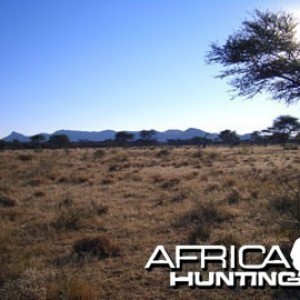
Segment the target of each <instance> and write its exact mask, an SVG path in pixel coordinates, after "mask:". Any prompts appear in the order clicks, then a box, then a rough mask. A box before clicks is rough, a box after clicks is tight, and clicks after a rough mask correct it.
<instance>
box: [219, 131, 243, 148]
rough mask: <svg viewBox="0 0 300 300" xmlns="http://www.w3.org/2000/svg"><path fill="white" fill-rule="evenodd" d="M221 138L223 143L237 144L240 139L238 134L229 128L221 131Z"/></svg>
mask: <svg viewBox="0 0 300 300" xmlns="http://www.w3.org/2000/svg"><path fill="white" fill-rule="evenodd" d="M219 139H220V140H221V142H222V143H224V144H227V145H231V146H233V145H237V144H238V143H239V141H240V139H239V137H238V135H237V134H236V132H235V131H231V130H229V129H226V130H223V131H221V132H220V133H219Z"/></svg>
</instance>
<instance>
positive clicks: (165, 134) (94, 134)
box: [3, 128, 249, 142]
mask: <svg viewBox="0 0 300 300" xmlns="http://www.w3.org/2000/svg"><path fill="white" fill-rule="evenodd" d="M117 132H118V131H116V130H111V129H107V130H102V131H84V130H66V129H60V130H57V131H55V132H53V133H52V134H50V133H40V134H42V135H43V136H44V137H45V140H48V139H49V138H50V136H52V135H58V134H65V135H67V136H68V137H69V139H70V141H71V142H79V141H91V142H102V141H105V140H113V139H114V138H115V134H116V133H117ZM126 132H128V133H131V134H133V136H134V140H137V139H139V134H140V131H130V130H128V131H127V130H126ZM239 136H240V138H241V139H242V140H246V139H249V134H243V135H239ZM194 137H206V138H208V139H211V140H214V139H216V138H217V137H218V134H217V133H210V132H207V131H203V130H201V129H197V128H188V129H186V130H180V129H168V130H165V131H156V130H155V134H154V135H153V138H154V139H156V140H157V141H159V142H167V141H168V140H170V139H174V140H188V139H192V138H194ZM3 140H4V141H6V142H12V141H14V140H18V141H20V142H29V141H30V136H26V135H24V134H22V133H19V132H16V131H12V133H11V134H9V135H8V136H6V137H4V138H3Z"/></svg>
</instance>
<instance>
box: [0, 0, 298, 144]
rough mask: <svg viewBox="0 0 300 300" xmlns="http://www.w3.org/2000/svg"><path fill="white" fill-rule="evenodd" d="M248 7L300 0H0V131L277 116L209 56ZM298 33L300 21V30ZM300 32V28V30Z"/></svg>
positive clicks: (220, 123) (216, 128)
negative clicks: (240, 90)
mask: <svg viewBox="0 0 300 300" xmlns="http://www.w3.org/2000/svg"><path fill="white" fill-rule="evenodd" d="M254 9H262V10H263V9H269V10H285V11H289V12H292V13H294V14H295V16H296V17H299V20H300V2H299V0H297V1H294V0H285V1H281V0H264V1H263V0H261V1H259V0H253V1H249V0H231V1H222V0H184V1H183V0H126V1H125V0H43V1H40V0H26V1H24V0H1V1H0V40H1V47H0V66H1V67H0V104H1V110H0V120H1V121H0V125H1V126H0V138H3V137H5V136H7V135H9V134H10V132H12V131H17V132H21V133H23V134H25V135H33V134H36V133H40V132H46V133H52V132H54V131H56V130H60V129H69V130H88V131H101V130H106V129H113V130H142V129H155V130H160V131H163V130H167V129H182V130H185V129H187V128H190V127H193V128H199V129H202V130H205V131H209V132H220V131H221V130H224V129H231V130H236V131H237V132H238V133H240V134H243V133H248V132H252V131H254V130H260V129H264V128H266V127H268V126H271V125H272V121H273V120H274V119H275V118H276V117H278V116H279V115H285V114H290V115H293V116H295V117H298V118H300V103H299V104H294V105H291V106H289V107H287V106H286V104H284V103H278V102H275V101H273V100H270V99H269V95H266V94H262V95H258V96H256V97H254V98H253V99H251V100H246V99H243V98H236V99H235V100H230V99H231V96H232V94H231V93H230V92H229V90H230V89H231V87H230V85H228V83H227V80H221V79H216V78H215V76H216V75H217V74H218V71H219V70H220V69H221V68H220V66H215V65H207V64H206V63H205V55H206V54H207V52H208V51H209V46H210V44H211V43H212V42H216V41H218V42H219V43H220V44H222V42H225V40H226V38H227V37H228V35H230V34H232V33H233V32H235V31H236V30H238V29H239V27H240V24H241V22H242V21H243V20H244V19H246V18H249V14H250V13H251V12H252V11H253V10H254ZM299 33H300V29H299ZM299 37H300V34H299Z"/></svg>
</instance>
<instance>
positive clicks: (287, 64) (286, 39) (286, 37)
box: [206, 10, 300, 104]
mask: <svg viewBox="0 0 300 300" xmlns="http://www.w3.org/2000/svg"><path fill="white" fill-rule="evenodd" d="M297 25H298V24H297V21H296V19H295V17H294V16H293V15H292V14H290V13H287V12H276V13H274V12H269V11H266V12H262V11H259V10H255V11H254V14H253V15H252V20H245V21H244V22H243V23H242V26H241V28H240V30H238V31H237V32H235V33H233V34H232V35H230V36H229V37H228V38H227V40H226V42H225V43H224V45H221V46H219V45H218V44H217V43H213V44H212V45H211V46H210V51H209V53H208V54H207V56H206V60H207V63H209V64H211V63H219V64H221V65H222V66H223V67H224V68H223V70H222V71H221V72H220V74H219V75H218V76H217V77H219V78H229V83H230V85H231V86H232V87H233V91H234V92H235V96H234V97H236V96H244V97H248V98H252V97H253V96H255V95H256V94H258V93H261V92H263V91H265V92H267V93H269V94H270V95H271V97H272V99H274V100H278V101H281V100H282V101H284V102H285V103H287V104H290V103H292V102H296V101H298V100H299V99H300V42H299V41H298V40H297V38H296V27H297Z"/></svg>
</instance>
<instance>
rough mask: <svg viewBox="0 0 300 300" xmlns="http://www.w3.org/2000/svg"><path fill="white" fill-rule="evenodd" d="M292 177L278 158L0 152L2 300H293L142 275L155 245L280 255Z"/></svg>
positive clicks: (292, 196) (295, 158)
mask: <svg viewBox="0 0 300 300" xmlns="http://www.w3.org/2000/svg"><path fill="white" fill-rule="evenodd" d="M299 168H300V160H299V151H298V150H290V151H284V150H282V149H281V148H280V147H236V148H207V149H204V150H202V149H199V148H196V147H181V148H179V147H178V148H176V147H174V148H171V147H168V148H158V147H157V148H156V147H153V148H128V149H122V148H110V149H100V150H95V149H70V150H44V151H38V152H34V151H31V150H22V151H3V152H0V228H1V230H0V299H73V300H75V299H83V300H84V299H86V300H90V299H299V298H298V297H299V295H297V294H296V292H297V291H289V292H286V291H281V290H271V289H264V290H254V289H246V290H240V289H238V290H230V289H225V288H224V289H214V290H201V289H190V288H188V287H182V288H177V289H172V288H170V287H169V274H168V272H167V271H166V270H163V269H154V270H152V271H151V272H148V271H146V270H145V269H144V266H145V264H146V262H147V261H148V259H149V257H150V255H151V253H152V251H153V250H154V248H155V247H156V246H157V245H159V244H162V245H164V246H165V247H166V248H167V249H168V250H169V251H170V253H173V249H174V247H175V245H178V244H224V245H237V246H238V245H243V244H262V245H265V246H270V245H274V244H275V245H276V244H280V245H281V246H282V248H283V249H287V250H288V249H289V247H290V244H291V243H292V242H293V241H294V239H295V237H296V236H297V237H298V231H297V228H298V225H299V224H297V221H298V220H299V216H298V215H297V200H299V199H298V198H297V197H298V195H297V193H298V192H299V189H300V187H299V179H298V178H297V176H296V175H298V174H299ZM287 293H290V294H287Z"/></svg>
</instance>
